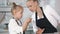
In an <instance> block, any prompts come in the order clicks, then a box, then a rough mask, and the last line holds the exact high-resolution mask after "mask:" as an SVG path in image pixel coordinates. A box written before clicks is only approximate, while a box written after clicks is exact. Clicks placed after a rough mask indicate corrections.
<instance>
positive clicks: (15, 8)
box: [11, 3, 23, 14]
mask: <svg viewBox="0 0 60 34" xmlns="http://www.w3.org/2000/svg"><path fill="white" fill-rule="evenodd" d="M17 7H19V8H17ZM17 9H20V10H23V7H22V6H20V5H16V4H15V3H13V6H12V8H11V12H12V14H14V10H17ZM15 12H18V11H15Z"/></svg>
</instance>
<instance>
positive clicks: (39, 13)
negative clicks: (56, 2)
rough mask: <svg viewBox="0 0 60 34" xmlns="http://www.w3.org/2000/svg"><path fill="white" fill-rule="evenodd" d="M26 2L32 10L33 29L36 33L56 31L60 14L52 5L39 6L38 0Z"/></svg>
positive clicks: (59, 21)
mask: <svg viewBox="0 0 60 34" xmlns="http://www.w3.org/2000/svg"><path fill="white" fill-rule="evenodd" d="M26 4H27V7H28V8H29V9H30V10H31V11H32V12H33V15H32V20H33V21H34V23H33V29H34V32H36V34H43V33H55V32H57V29H56V28H57V26H58V23H60V16H59V15H58V14H57V12H56V11H55V10H54V9H53V8H52V7H50V6H49V5H46V6H44V7H40V6H39V3H38V0H28V1H27V3H26ZM35 21H36V23H35Z"/></svg>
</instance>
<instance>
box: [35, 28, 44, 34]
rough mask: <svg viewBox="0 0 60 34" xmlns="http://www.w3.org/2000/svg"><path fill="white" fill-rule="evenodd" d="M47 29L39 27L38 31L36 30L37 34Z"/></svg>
mask: <svg viewBox="0 0 60 34" xmlns="http://www.w3.org/2000/svg"><path fill="white" fill-rule="evenodd" d="M44 30H45V29H41V28H38V31H37V32H36V34H42V33H43V32H44Z"/></svg>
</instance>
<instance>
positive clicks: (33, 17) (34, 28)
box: [31, 14, 38, 33]
mask: <svg viewBox="0 0 60 34" xmlns="http://www.w3.org/2000/svg"><path fill="white" fill-rule="evenodd" d="M31 18H32V26H33V31H34V33H36V31H37V30H38V28H37V26H36V22H35V14H33V15H32V17H31Z"/></svg>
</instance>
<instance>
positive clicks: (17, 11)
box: [15, 8, 23, 19]
mask: <svg viewBox="0 0 60 34" xmlns="http://www.w3.org/2000/svg"><path fill="white" fill-rule="evenodd" d="M22 16H23V10H22V9H21V8H19V9H17V10H16V13H15V17H16V18H17V19H21V18H22Z"/></svg>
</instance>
